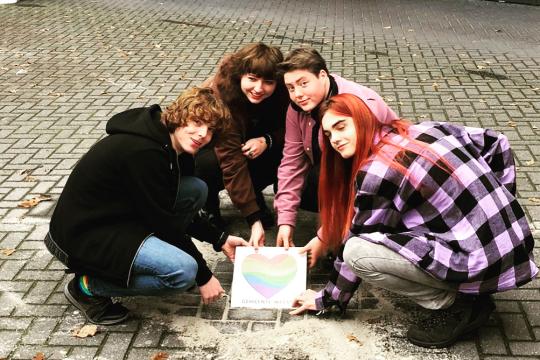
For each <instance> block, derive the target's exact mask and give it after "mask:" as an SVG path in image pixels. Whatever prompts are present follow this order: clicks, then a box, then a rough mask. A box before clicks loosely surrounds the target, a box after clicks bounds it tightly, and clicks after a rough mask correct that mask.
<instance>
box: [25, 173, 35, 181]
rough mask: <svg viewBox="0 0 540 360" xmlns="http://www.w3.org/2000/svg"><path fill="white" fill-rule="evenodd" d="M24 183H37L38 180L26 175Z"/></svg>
mask: <svg viewBox="0 0 540 360" xmlns="http://www.w3.org/2000/svg"><path fill="white" fill-rule="evenodd" d="M23 181H25V182H34V181H37V179H36V178H35V177H34V176H31V175H26V176H25V177H24V179H23Z"/></svg>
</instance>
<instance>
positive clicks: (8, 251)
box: [0, 249, 15, 256]
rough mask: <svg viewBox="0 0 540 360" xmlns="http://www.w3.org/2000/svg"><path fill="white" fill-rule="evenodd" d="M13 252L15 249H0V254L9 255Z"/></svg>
mask: <svg viewBox="0 0 540 360" xmlns="http://www.w3.org/2000/svg"><path fill="white" fill-rule="evenodd" d="M14 252H15V249H0V254H2V255H6V256H11V254H13V253H14Z"/></svg>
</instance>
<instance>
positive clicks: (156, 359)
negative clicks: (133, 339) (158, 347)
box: [152, 351, 169, 360]
mask: <svg viewBox="0 0 540 360" xmlns="http://www.w3.org/2000/svg"><path fill="white" fill-rule="evenodd" d="M168 358H169V354H167V353H166V352H163V351H160V352H158V353H156V354H154V356H152V360H166V359H168Z"/></svg>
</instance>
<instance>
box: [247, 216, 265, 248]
mask: <svg viewBox="0 0 540 360" xmlns="http://www.w3.org/2000/svg"><path fill="white" fill-rule="evenodd" d="M249 245H250V246H253V247H254V248H255V249H258V248H259V246H264V228H263V226H262V222H261V221H260V220H257V221H255V222H254V223H253V225H251V237H250V238H249Z"/></svg>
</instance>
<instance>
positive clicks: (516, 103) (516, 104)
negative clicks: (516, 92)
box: [508, 103, 518, 106]
mask: <svg viewBox="0 0 540 360" xmlns="http://www.w3.org/2000/svg"><path fill="white" fill-rule="evenodd" d="M517 104H518V103H510V104H508V105H514V106H515V105H517Z"/></svg>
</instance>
